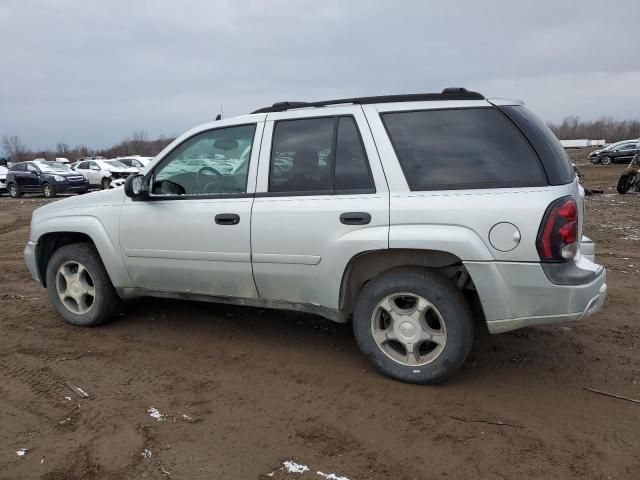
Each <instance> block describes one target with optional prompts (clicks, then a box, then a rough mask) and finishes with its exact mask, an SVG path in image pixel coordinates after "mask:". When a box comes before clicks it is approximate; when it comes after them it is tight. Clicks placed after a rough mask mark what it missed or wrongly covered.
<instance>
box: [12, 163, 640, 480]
mask: <svg viewBox="0 0 640 480" xmlns="http://www.w3.org/2000/svg"><path fill="white" fill-rule="evenodd" d="M622 168H624V167H623V166H609V167H602V166H585V167H583V168H582V170H583V172H584V174H585V176H586V181H587V185H588V186H591V187H603V188H605V189H606V192H605V194H604V195H598V196H593V197H590V198H589V200H588V206H587V216H588V218H587V225H586V232H587V233H588V234H589V235H591V236H592V237H593V238H594V239H595V241H596V242H597V245H598V250H597V253H598V260H599V262H601V263H604V265H606V267H607V269H608V279H609V297H608V300H607V303H606V305H605V308H604V310H603V311H602V312H601V313H599V314H598V315H596V316H595V317H593V318H591V319H589V320H588V321H586V322H584V323H578V324H572V325H556V326H547V327H538V328H530V329H524V330H521V331H517V332H513V333H509V334H503V335H497V336H491V335H489V334H488V333H487V332H486V329H482V328H479V330H478V334H477V335H476V341H475V345H474V349H473V352H472V354H471V356H470V358H469V360H468V361H467V363H466V364H465V366H464V367H463V369H462V371H461V372H460V373H459V375H457V376H456V377H455V378H454V379H452V380H451V381H449V382H448V383H446V384H445V385H442V386H438V387H424V386H415V385H406V384H402V383H399V382H395V381H392V380H389V379H386V378H384V377H382V376H381V375H380V374H378V373H377V372H376V371H374V370H373V369H372V368H371V367H370V365H369V364H368V363H367V362H366V360H365V359H364V358H363V357H362V356H361V355H360V354H359V352H358V349H357V347H356V344H355V341H354V339H353V337H352V334H351V329H350V326H348V325H337V324H333V323H331V322H328V321H325V320H322V319H320V318H317V317H314V316H311V315H303V314H296V313H290V312H282V311H269V310H260V309H249V308H239V307H232V306H220V305H213V304H198V303H185V302H180V301H168V300H156V299H144V300H138V301H134V302H131V303H129V304H127V305H126V307H125V309H124V310H123V313H122V315H121V317H120V318H118V319H117V320H116V321H114V322H112V323H110V324H108V325H105V326H103V327H100V328H96V329H82V328H74V327H71V326H68V325H67V324H65V323H64V322H63V321H62V320H61V319H60V318H59V317H58V316H56V315H55V314H54V313H53V311H52V309H51V307H50V306H49V302H48V300H47V298H46V294H45V291H44V290H43V289H42V288H40V287H39V286H38V285H36V284H35V283H34V282H33V281H31V279H30V277H29V274H28V273H27V271H26V269H25V266H24V263H23V260H22V250H23V247H24V244H25V242H26V240H27V236H28V224H29V220H30V216H31V212H32V211H33V209H34V208H36V207H38V206H39V205H42V204H43V203H45V201H44V199H42V198H39V197H26V198H23V199H20V200H14V199H9V198H7V197H6V196H3V197H2V198H0V252H1V254H0V295H1V296H0V299H1V303H0V478H2V479H11V480H16V479H23V478H25V479H32V478H41V479H48V480H53V479H64V480H71V479H130V478H169V479H191V480H198V479H245V478H246V479H258V478H264V479H267V478H275V479H283V478H301V479H318V480H321V479H323V478H330V479H333V480H337V479H339V480H345V479H349V480H364V479H389V478H393V479H443V478H449V479H468V478H483V479H484V478H503V479H519V478H544V479H567V478H580V479H586V478H588V479H591V478H597V479H638V478H640V404H638V403H632V402H628V401H624V400H619V399H615V398H610V397H606V396H602V395H598V394H595V393H592V392H589V391H586V390H585V389H584V387H591V388H596V389H600V390H604V391H607V392H611V393H616V394H620V395H625V396H628V397H632V398H640V314H639V311H640V294H639V291H640V252H639V250H640V221H639V220H638V212H639V211H640V194H638V193H632V194H628V195H624V196H623V195H618V194H616V193H615V190H614V188H613V187H614V185H615V182H616V180H617V177H618V175H619V172H620V170H621V169H622ZM65 382H71V383H72V384H74V385H77V386H80V387H81V388H83V389H85V390H86V391H87V392H88V393H89V394H90V397H89V398H87V399H82V398H79V397H78V396H77V395H76V394H74V393H73V392H72V391H71V390H69V389H68V388H67V387H66V386H65ZM153 409H156V410H153ZM153 415H155V416H156V417H159V418H158V419H157V418H155V417H154V416H153ZM483 422H488V423H483ZM490 422H495V423H499V422H503V423H504V424H502V425H500V424H493V423H490ZM507 424H509V425H507ZM23 448H24V449H27V451H26V452H25V453H24V454H23V455H18V453H17V452H18V451H19V449H23ZM283 462H295V463H287V464H286V465H287V466H285V465H284V464H283ZM303 466H304V467H306V470H305V468H303ZM289 470H293V471H296V470H297V471H303V473H288V471H289ZM316 472H322V473H323V475H320V474H318V473H316ZM332 474H333V475H332Z"/></svg>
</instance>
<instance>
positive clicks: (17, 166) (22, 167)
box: [11, 163, 27, 172]
mask: <svg viewBox="0 0 640 480" xmlns="http://www.w3.org/2000/svg"><path fill="white" fill-rule="evenodd" d="M26 169H27V166H26V164H24V163H16V164H15V165H14V166H12V167H11V170H12V171H14V172H24V171H26Z"/></svg>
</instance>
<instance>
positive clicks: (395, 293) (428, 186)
mask: <svg viewBox="0 0 640 480" xmlns="http://www.w3.org/2000/svg"><path fill="white" fill-rule="evenodd" d="M302 107H305V108H302ZM285 158H286V159H287V160H286V162H284V161H283V159H285ZM277 159H280V160H279V161H280V163H281V164H284V163H287V164H288V167H289V168H287V169H283V168H274V167H275V164H276V162H275V161H276V160H277ZM425 159H428V161H426V160H425ZM229 165H234V167H233V168H228V167H229ZM583 213H584V190H583V189H582V187H581V186H580V184H579V182H578V179H577V178H576V175H575V173H574V170H573V168H572V167H571V164H570V163H569V162H568V159H567V155H566V153H565V151H564V149H563V148H562V146H561V145H560V143H559V142H558V141H557V139H556V138H555V136H554V135H553V133H552V132H551V130H549V128H548V127H547V125H546V124H545V123H544V122H543V121H541V120H540V119H538V118H537V117H536V116H535V115H534V114H533V113H531V112H530V111H529V110H528V109H527V108H525V107H524V105H522V103H521V102H518V101H510V100H499V99H495V100H493V99H485V98H484V97H483V96H482V95H480V94H479V93H475V92H468V91H466V90H464V89H447V90H445V91H444V92H442V93H432V94H425V95H423V94H418V95H397V96H387V97H365V98H355V99H341V100H333V101H328V102H315V103H312V104H306V105H305V104H301V103H294V104H290V103H286V102H284V103H279V104H275V105H273V106H271V107H266V108H263V109H260V110H257V111H255V112H254V113H253V114H252V115H245V116H242V117H238V118H228V119H225V120H218V121H215V122H211V123H208V124H205V125H201V126H200V127H197V128H196V129H192V130H190V131H189V132H188V133H186V134H184V135H182V136H181V137H179V138H178V139H176V140H175V141H174V142H173V143H172V144H171V145H170V146H168V147H167V148H166V149H165V150H164V151H163V153H162V154H160V155H159V156H158V157H157V158H156V159H155V160H154V162H153V163H152V164H151V165H150V166H149V168H148V169H147V171H146V172H145V174H144V175H140V174H137V175H134V176H132V177H130V178H128V179H127V182H126V184H125V188H124V189H118V190H110V191H104V192H97V193H94V194H91V195H86V196H85V197H82V198H72V199H66V200H63V201H60V202H55V204H50V205H46V206H44V207H40V208H39V209H37V210H36V211H35V212H34V213H33V219H32V221H31V232H30V237H29V242H28V243H27V245H26V248H25V260H26V263H27V266H28V268H29V271H30V272H31V275H32V276H33V278H34V279H36V280H38V281H40V282H41V283H42V285H43V286H46V288H47V289H48V295H49V299H50V300H51V302H52V304H53V306H54V308H55V309H56V311H57V312H58V313H59V314H60V315H61V316H62V317H63V318H64V319H65V320H66V321H67V322H69V323H71V324H73V325H78V326H86V327H89V326H96V325H99V324H101V323H103V322H105V321H107V320H108V319H109V318H111V317H113V316H114V314H116V313H117V312H118V310H117V308H118V305H119V302H118V300H119V298H123V299H127V298H133V297H137V296H143V295H151V296H159V297H164V298H179V299H191V300H200V301H202V300H209V301H213V302H226V303H236V304H239V305H251V306H259V307H270V308H287V309H292V310H297V311H306V312H312V313H315V314H319V315H322V316H324V317H326V318H328V319H331V320H335V321H338V322H352V324H353V331H354V335H355V339H356V341H357V344H358V346H359V347H360V349H361V350H362V352H363V353H364V355H365V356H366V357H367V358H368V359H369V360H370V361H371V362H372V363H373V364H374V365H375V366H376V367H377V368H378V369H379V370H380V371H382V372H383V373H384V374H386V375H388V376H390V377H392V378H396V379H399V380H403V381H408V382H414V383H437V382H441V381H443V380H445V379H446V378H448V377H450V376H451V375H453V374H454V373H455V372H456V370H457V369H458V368H459V367H460V366H461V365H462V364H463V363H464V361H465V359H466V358H467V355H468V354H469V352H470V350H471V346H472V344H473V336H474V331H475V329H476V328H477V325H476V322H474V318H478V319H482V320H483V322H486V326H487V327H488V330H489V332H491V333H502V332H508V331H511V330H515V329H518V328H522V327H527V326H533V325H540V324H547V323H555V322H568V321H577V320H584V319H586V318H587V317H589V316H591V315H593V314H594V313H596V312H597V311H598V310H599V309H600V308H601V307H602V305H603V303H604V300H605V297H606V292H607V285H606V273H605V270H604V268H603V267H602V266H600V265H597V264H595V263H593V261H592V258H593V256H592V255H593V252H594V247H593V243H592V242H590V241H588V242H585V241H584V240H583V236H582V231H583V228H584V214H583ZM585 244H586V245H585ZM585 247H586V248H585ZM474 313H475V315H474Z"/></svg>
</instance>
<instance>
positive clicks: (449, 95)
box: [251, 87, 484, 113]
mask: <svg viewBox="0 0 640 480" xmlns="http://www.w3.org/2000/svg"><path fill="white" fill-rule="evenodd" d="M434 100H484V95H482V94H481V93H478V92H471V91H469V90H467V89H466V88H462V87H448V88H445V89H444V90H442V92H441V93H410V94H406V95H379V96H375V97H353V98H341V99H337V100H324V101H321V102H277V103H274V104H273V105H271V106H270V107H264V108H260V109H258V110H255V111H253V112H251V113H273V112H284V111H286V110H291V109H294V108H309V107H326V106H328V105H340V104H343V103H353V104H356V105H367V104H371V103H396V102H425V101H434Z"/></svg>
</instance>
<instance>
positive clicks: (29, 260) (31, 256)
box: [24, 240, 42, 283]
mask: <svg viewBox="0 0 640 480" xmlns="http://www.w3.org/2000/svg"><path fill="white" fill-rule="evenodd" d="M37 246H38V243H37V242H32V241H31V240H29V241H28V242H27V245H26V246H25V247H24V262H25V263H26V264H27V268H28V269H29V273H30V274H31V277H33V279H34V280H35V281H36V282H40V283H42V279H41V278H40V272H39V271H38V260H37V258H36V248H37Z"/></svg>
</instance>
